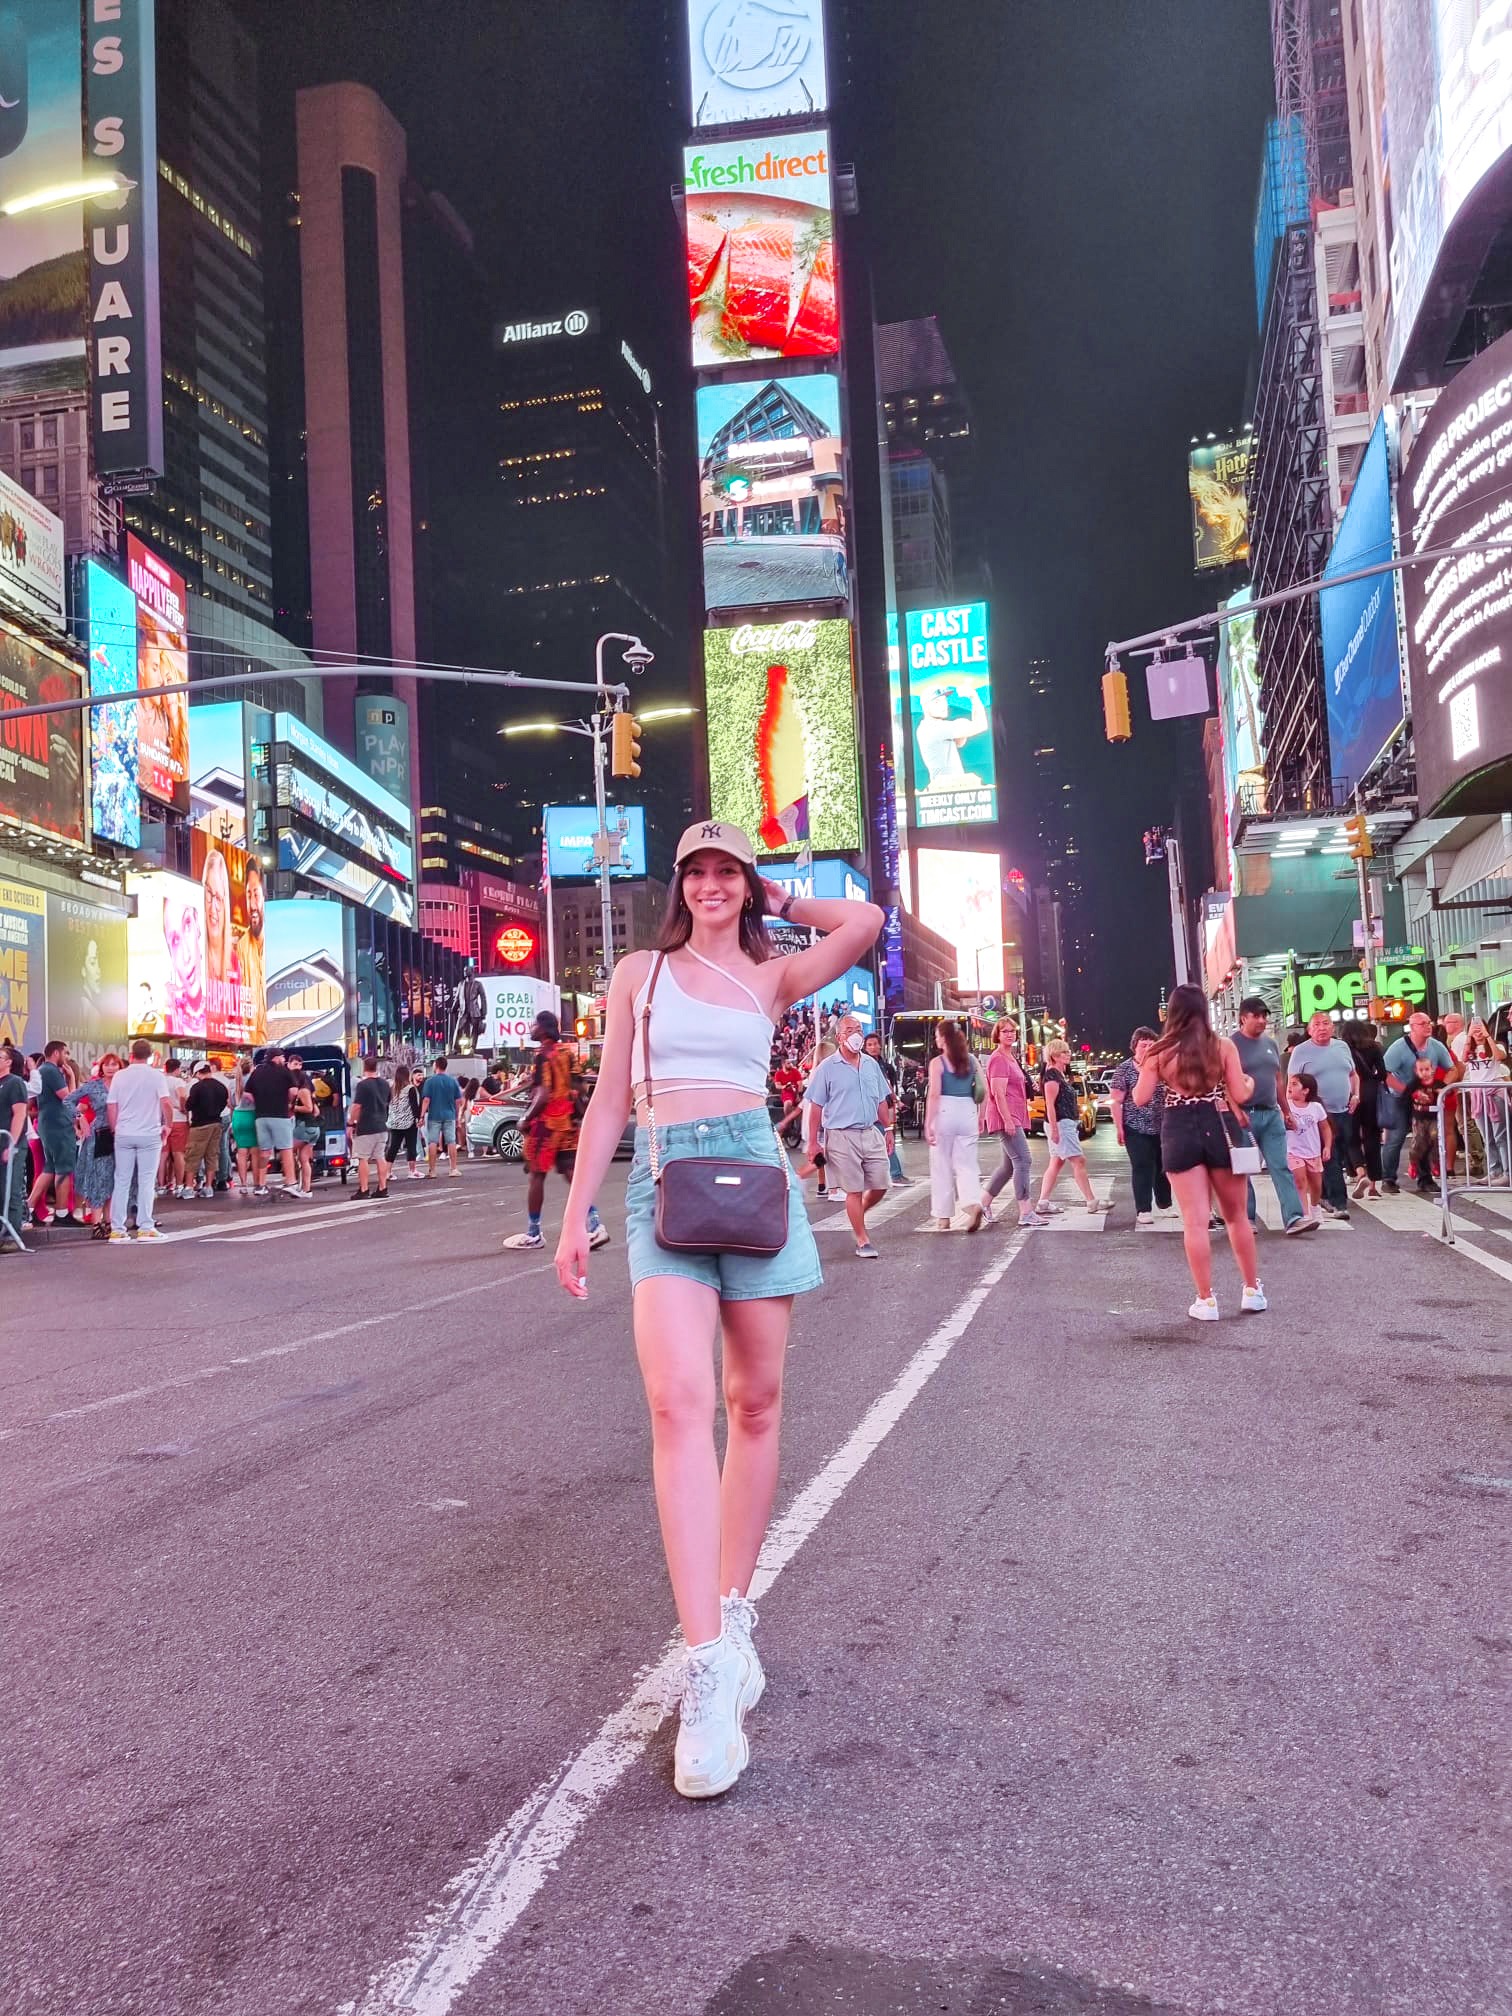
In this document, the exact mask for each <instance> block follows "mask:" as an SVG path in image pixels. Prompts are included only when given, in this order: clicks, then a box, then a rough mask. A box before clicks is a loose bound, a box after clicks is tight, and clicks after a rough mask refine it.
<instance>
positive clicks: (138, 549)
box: [126, 532, 189, 812]
mask: <svg viewBox="0 0 1512 2016" xmlns="http://www.w3.org/2000/svg"><path fill="white" fill-rule="evenodd" d="M126 580H127V583H128V585H129V586H130V589H131V592H132V594H133V595H135V597H136V602H137V684H138V685H139V686H154V687H158V686H187V684H188V682H189V616H188V608H189V590H188V587H187V585H186V583H185V581H184V577H183V575H182V574H179V573H176V572H175V571H174V569H173V568H172V567H170V566H169V565H168V563H167V561H166V560H160V559H159V558H158V556H157V554H156V553H153V552H152V551H150V550H149V548H147V547H146V546H144V545H143V544H142V542H141V540H140V539H138V538H137V536H136V534H135V533H134V532H128V533H127V535H126ZM137 747H138V763H139V765H140V772H141V785H142V789H143V790H144V791H145V792H146V793H147V796H148V797H149V798H158V799H161V800H162V802H163V803H164V804H165V805H172V806H174V807H176V808H177V809H178V810H179V811H181V812H187V811H188V809H189V695H188V694H187V693H182V692H181V693H161V694H157V695H154V696H153V697H151V698H149V699H144V700H139V701H138V702H137Z"/></svg>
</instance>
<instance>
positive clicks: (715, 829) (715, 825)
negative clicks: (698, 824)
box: [703, 819, 724, 840]
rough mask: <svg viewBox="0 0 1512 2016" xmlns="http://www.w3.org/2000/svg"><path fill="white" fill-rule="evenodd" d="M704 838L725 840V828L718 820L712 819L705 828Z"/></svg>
mask: <svg viewBox="0 0 1512 2016" xmlns="http://www.w3.org/2000/svg"><path fill="white" fill-rule="evenodd" d="M703 838H704V839H705V840H722V839H723V838H724V828H723V826H721V825H720V823H719V821H718V820H717V819H711V820H710V821H709V823H708V825H707V826H705V828H704V829H703Z"/></svg>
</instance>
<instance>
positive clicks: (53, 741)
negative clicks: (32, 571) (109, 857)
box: [0, 624, 84, 844]
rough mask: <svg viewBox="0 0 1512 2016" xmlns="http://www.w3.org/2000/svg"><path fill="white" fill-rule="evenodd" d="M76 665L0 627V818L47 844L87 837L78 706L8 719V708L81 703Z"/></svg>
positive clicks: (81, 694) (80, 684)
mask: <svg viewBox="0 0 1512 2016" xmlns="http://www.w3.org/2000/svg"><path fill="white" fill-rule="evenodd" d="M83 690H84V682H83V681H82V679H81V678H80V677H79V673H78V669H77V667H76V666H73V665H71V664H69V663H68V662H67V661H66V660H65V659H62V658H59V657H57V656H55V654H54V653H53V652H51V651H49V650H47V649H46V648H45V647H44V646H42V645H39V644H32V643H30V642H29V641H28V640H27V639H26V638H25V637H22V636H20V635H19V634H18V633H17V632H16V631H14V630H8V629H6V627H5V626H4V625H3V624H0V819H14V820H15V821H16V822H17V824H18V825H21V826H29V827H31V828H32V829H33V830H34V831H35V832H38V833H42V834H45V835H47V836H48V837H49V838H50V839H56V840H71V841H74V842H75V843H76V844H77V843H79V842H82V840H83V838H84V725H83V722H82V720H81V718H80V715H79V713H78V711H77V709H75V710H72V711H70V712H68V713H60V714H32V715H30V716H28V718H27V719H26V720H24V721H12V720H9V719H7V716H8V715H9V714H10V712H11V710H12V709H13V708H17V707H36V706H41V705H45V704H46V703H48V702H49V701H52V702H56V701H59V700H79V699H82V698H83Z"/></svg>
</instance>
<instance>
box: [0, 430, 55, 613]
mask: <svg viewBox="0 0 1512 2016" xmlns="http://www.w3.org/2000/svg"><path fill="white" fill-rule="evenodd" d="M7 604H8V605H9V606H10V607H11V608H12V609H19V610H20V611H21V613H22V614H23V615H25V616H30V617H31V618H32V620H33V621H34V622H37V623H44V624H46V625H47V627H48V628H49V629H50V630H63V629H64V628H66V625H65V623H64V619H63V520H62V519H61V518H59V517H57V516H56V515H55V514H54V513H53V512H51V511H49V510H48V508H47V506H46V505H45V504H39V503H38V502H37V500H36V498H35V497H33V495H32V494H31V492H30V490H24V489H23V488H22V487H21V485H20V484H19V483H14V482H12V480H11V479H10V477H9V476H7V475H6V473H5V471H4V470H3V469H0V608H3V607H5V606H6V605H7Z"/></svg>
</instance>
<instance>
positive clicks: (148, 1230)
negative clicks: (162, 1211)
mask: <svg viewBox="0 0 1512 2016" xmlns="http://www.w3.org/2000/svg"><path fill="white" fill-rule="evenodd" d="M162 1236H163V1235H162V1233H161V1232H159V1230H158V1228H157V1227H156V1225H139V1226H138V1227H137V1237H138V1239H161V1238H162Z"/></svg>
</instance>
